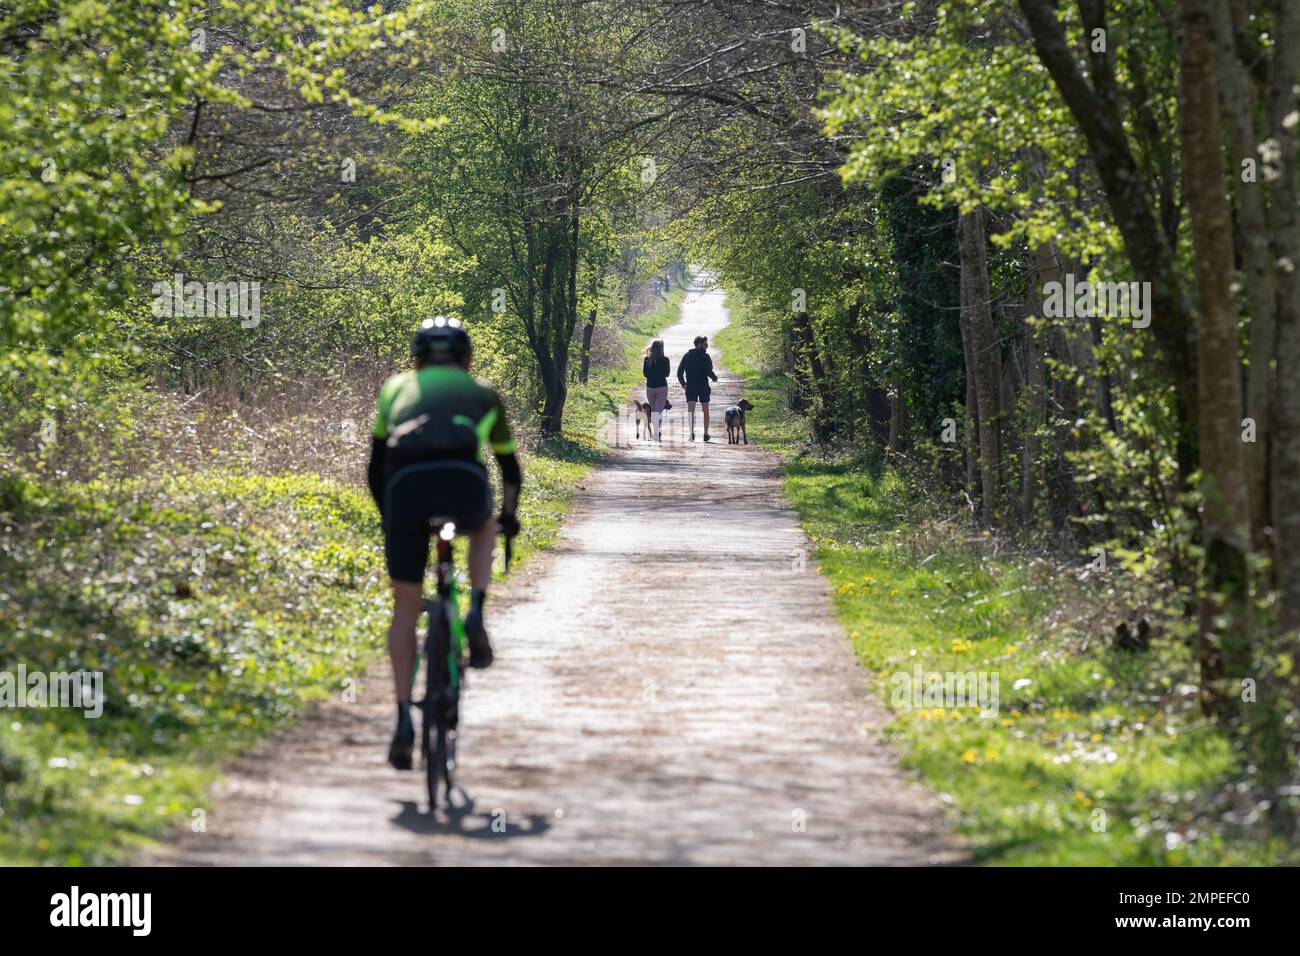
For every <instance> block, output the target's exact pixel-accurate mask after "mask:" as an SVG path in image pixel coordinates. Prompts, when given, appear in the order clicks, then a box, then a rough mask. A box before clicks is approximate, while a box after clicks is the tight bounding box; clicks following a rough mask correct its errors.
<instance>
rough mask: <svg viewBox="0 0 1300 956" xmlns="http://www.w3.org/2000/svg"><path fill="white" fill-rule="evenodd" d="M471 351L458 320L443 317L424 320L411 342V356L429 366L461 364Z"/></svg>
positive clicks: (436, 316) (467, 338)
mask: <svg viewBox="0 0 1300 956" xmlns="http://www.w3.org/2000/svg"><path fill="white" fill-rule="evenodd" d="M473 351H474V347H473V346H472V345H471V344H470V341H469V334H468V333H467V332H466V331H465V327H464V326H463V325H461V324H460V319H452V318H448V317H447V316H445V315H435V316H434V317H433V318H431V319H425V320H424V321H423V322H421V323H420V331H418V332H416V333H415V338H414V339H412V340H411V355H412V356H413V357H415V358H417V359H420V360H421V361H422V362H427V363H428V364H430V365H445V364H448V363H451V362H454V363H456V364H461V363H463V362H464V361H465V359H467V358H468V357H469V356H470V354H471V353H472V352H473Z"/></svg>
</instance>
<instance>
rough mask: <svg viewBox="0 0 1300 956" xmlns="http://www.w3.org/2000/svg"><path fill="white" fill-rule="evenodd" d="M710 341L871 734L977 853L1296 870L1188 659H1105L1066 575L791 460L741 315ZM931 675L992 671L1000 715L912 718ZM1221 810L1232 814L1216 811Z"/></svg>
mask: <svg viewBox="0 0 1300 956" xmlns="http://www.w3.org/2000/svg"><path fill="white" fill-rule="evenodd" d="M733 322H734V323H735V324H733V325H732V326H730V327H729V328H727V329H726V330H724V331H723V332H722V333H721V334H720V335H719V336H717V339H716V341H717V343H718V345H719V347H720V348H721V349H722V352H723V363H724V364H725V365H726V366H727V367H728V368H729V369H731V370H732V371H734V372H736V373H738V374H741V375H743V376H745V377H746V379H747V381H748V387H747V394H748V395H749V396H750V400H751V401H753V402H754V403H755V405H756V406H757V410H756V411H755V412H754V413H753V415H752V416H751V422H752V423H753V424H751V427H750V436H751V438H755V437H757V438H758V439H759V441H760V442H761V443H762V444H765V445H767V446H768V447H771V448H773V449H774V450H776V451H777V452H778V453H780V454H781V456H782V460H783V468H784V473H785V490H786V494H787V495H788V497H789V499H790V502H791V504H792V505H793V506H794V507H795V509H796V510H797V511H798V512H799V514H800V516H801V519H802V522H803V526H804V528H805V530H806V532H807V534H808V536H809V538H810V540H811V543H812V547H813V551H812V555H811V557H812V560H813V561H815V562H816V565H817V569H818V571H820V572H821V573H822V574H823V575H824V576H825V577H826V578H827V579H828V581H829V582H830V585H831V589H832V593H833V595H834V604H835V610H836V613H837V615H838V616H839V619H840V621H841V622H842V623H843V626H844V628H845V630H846V632H847V633H848V634H849V635H850V637H851V639H852V641H853V646H854V650H855V651H856V653H857V655H858V658H859V659H860V660H861V662H862V663H863V665H864V666H866V667H867V668H868V669H870V670H871V671H872V672H873V673H874V674H875V676H876V680H875V681H874V686H875V689H876V691H877V693H878V694H879V696H880V697H881V698H882V700H883V701H884V702H885V704H886V705H887V706H889V707H890V709H891V710H892V711H893V713H894V720H893V722H892V723H891V724H890V726H889V728H888V736H889V738H890V740H891V741H892V742H893V743H894V745H895V746H896V747H897V749H898V751H899V752H900V754H901V756H902V759H903V762H904V763H905V765H906V766H908V767H910V768H912V769H913V770H914V771H915V772H916V773H917V774H918V775H919V777H920V778H921V780H922V781H923V782H924V783H925V784H927V785H928V786H929V787H931V788H932V789H933V790H934V791H936V792H937V793H939V794H941V798H942V800H943V802H944V804H945V805H946V806H947V807H948V808H949V810H950V813H951V817H952V822H953V825H954V826H955V827H956V828H957V829H958V830H959V831H960V832H961V833H962V834H963V836H964V837H965V839H966V840H967V842H968V844H969V846H970V848H971V850H972V853H973V856H974V858H975V860H976V861H978V862H983V863H993V864H1004V865H1094V866H1115V865H1164V864H1267V863H1277V862H1282V861H1287V862H1295V859H1296V857H1295V849H1294V848H1292V847H1289V846H1287V844H1286V843H1285V842H1284V841H1282V840H1279V839H1276V838H1274V839H1269V838H1267V836H1265V835H1264V833H1265V831H1264V828H1263V827H1262V826H1261V825H1260V821H1259V820H1258V815H1259V810H1258V808H1253V807H1251V806H1249V805H1247V806H1244V807H1243V806H1240V805H1237V802H1236V801H1235V799H1234V794H1235V788H1236V784H1237V782H1238V781H1240V780H1242V779H1243V778H1244V774H1243V768H1242V766H1241V759H1240V757H1239V756H1238V755H1237V753H1236V751H1234V749H1233V748H1232V747H1231V746H1230V741H1229V740H1228V738H1227V736H1226V735H1225V734H1224V732H1223V731H1221V730H1220V729H1219V727H1218V726H1217V725H1215V724H1212V723H1207V722H1206V721H1204V720H1203V719H1202V718H1201V717H1200V714H1199V711H1198V709H1197V707H1196V705H1195V698H1194V695H1192V694H1190V693H1188V687H1189V686H1190V685H1192V684H1194V683H1195V666H1194V661H1193V660H1192V655H1191V653H1190V652H1189V651H1188V650H1187V648H1186V647H1185V646H1184V644H1183V643H1182V642H1181V641H1180V640H1176V639H1173V638H1164V639H1158V640H1156V641H1155V642H1154V643H1153V646H1152V648H1151V650H1150V651H1149V652H1147V653H1146V654H1140V655H1130V654H1125V653H1123V652H1120V651H1114V650H1111V649H1109V646H1108V645H1109V641H1108V640H1107V638H1108V635H1106V634H1102V633H1094V634H1092V635H1091V636H1090V635H1089V634H1088V633H1087V631H1086V630H1083V629H1080V628H1079V627H1077V626H1074V625H1072V623H1071V622H1072V620H1073V618H1072V617H1071V616H1070V615H1068V614H1062V613H1061V608H1062V606H1063V605H1068V604H1070V603H1071V602H1077V601H1079V600H1080V599H1081V594H1080V590H1079V587H1078V585H1077V581H1074V580H1073V579H1072V578H1071V577H1070V576H1069V575H1062V574H1061V573H1060V572H1059V571H1057V570H1053V569H1052V567H1053V566H1052V565H1050V564H1049V563H1048V562H1044V561H1034V560H1032V559H1027V558H1021V559H1008V558H1001V559H991V558H989V557H988V552H989V550H990V549H989V548H987V547H986V546H985V545H986V542H984V541H981V540H980V539H979V535H978V533H977V532H976V530H975V529H974V528H971V527H969V526H966V525H963V524H961V523H960V522H956V523H954V524H952V525H950V526H947V527H945V528H943V529H939V530H938V531H936V530H935V529H934V528H933V526H929V527H927V523H926V522H924V521H922V520H921V518H920V517H919V516H918V514H917V512H916V509H915V508H914V507H913V505H912V504H911V502H912V501H913V500H914V496H913V495H912V493H911V489H910V488H909V487H908V484H907V482H906V481H905V479H904V478H903V477H902V476H901V475H900V474H899V473H898V472H896V471H894V470H892V469H887V468H884V467H882V466H881V465H880V464H879V463H878V462H864V461H858V460H853V459H850V458H839V459H828V458H824V457H819V456H816V455H813V454H801V453H800V450H801V449H802V448H805V447H806V446H807V438H808V432H807V429H806V427H804V425H803V423H802V421H801V420H800V419H799V418H797V417H796V416H793V415H791V414H790V413H789V410H788V408H787V407H786V405H785V401H784V398H785V395H786V390H785V381H784V379H783V377H782V376H780V375H776V374H772V373H770V372H765V371H764V370H763V369H761V368H759V367H758V366H759V360H758V358H757V357H756V356H757V351H758V350H757V348H756V346H755V343H754V337H753V334H752V332H751V330H750V328H749V327H748V326H746V325H745V324H744V316H743V314H733ZM918 666H919V667H920V668H921V671H922V673H923V674H929V673H962V674H966V673H971V672H974V673H977V674H978V673H979V672H986V673H988V674H990V675H992V674H996V675H997V678H998V690H999V698H1000V700H999V706H998V708H997V713H996V715H995V716H992V717H981V716H980V709H979V708H978V707H956V708H954V707H943V706H925V705H926V704H928V703H935V702H927V701H925V700H919V701H918V700H916V699H915V698H914V697H912V695H911V694H910V693H904V692H905V691H909V692H910V689H911V687H912V681H911V680H910V679H907V678H906V677H896V676H895V675H900V674H902V675H911V674H913V672H914V669H915V668H916V667H918ZM1233 814H1239V816H1238V817H1236V818H1235V820H1234V821H1229V819H1228V817H1230V816H1232V815H1233Z"/></svg>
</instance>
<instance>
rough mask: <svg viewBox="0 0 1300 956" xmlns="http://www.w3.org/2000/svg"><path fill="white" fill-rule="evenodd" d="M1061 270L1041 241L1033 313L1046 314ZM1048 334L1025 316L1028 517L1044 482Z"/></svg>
mask: <svg viewBox="0 0 1300 956" xmlns="http://www.w3.org/2000/svg"><path fill="white" fill-rule="evenodd" d="M1059 271H1060V270H1059V269H1058V268H1057V264H1056V250H1055V249H1054V248H1052V244H1051V243H1050V242H1043V243H1039V245H1038V247H1037V248H1036V249H1035V250H1034V290H1033V293H1032V294H1033V296H1034V312H1035V314H1036V315H1037V316H1038V320H1039V321H1041V320H1042V317H1043V305H1042V301H1043V295H1044V292H1043V288H1044V287H1045V286H1046V285H1047V283H1049V282H1052V281H1054V280H1055V279H1056V277H1057V275H1058V273H1059ZM1046 349H1047V346H1046V337H1045V336H1044V335H1043V334H1042V332H1041V330H1039V329H1037V328H1035V327H1034V325H1033V323H1032V322H1031V321H1030V320H1029V319H1028V318H1026V319H1025V454H1024V467H1023V468H1022V469H1021V474H1020V479H1021V487H1020V494H1021V505H1022V507H1023V508H1024V512H1025V520H1026V521H1030V520H1032V519H1033V515H1034V504H1035V501H1036V499H1037V497H1038V489H1039V487H1040V485H1041V482H1042V474H1043V465H1042V462H1041V461H1040V460H1039V459H1040V457H1041V456H1042V436H1040V435H1039V430H1040V429H1041V428H1042V427H1043V423H1044V421H1045V420H1046V418H1047V358H1046Z"/></svg>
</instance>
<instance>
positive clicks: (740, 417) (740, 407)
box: [727, 398, 754, 445]
mask: <svg viewBox="0 0 1300 956" xmlns="http://www.w3.org/2000/svg"><path fill="white" fill-rule="evenodd" d="M753 410H754V406H753V405H751V404H749V402H748V401H746V400H745V399H743V398H742V399H741V400H740V401H738V402H736V404H735V405H732V406H730V407H729V408H728V409H727V444H728V445H739V444H740V441H741V439H742V438H743V439H744V441H745V444H746V445H748V444H749V433H748V432H746V431H745V412H752V411H753Z"/></svg>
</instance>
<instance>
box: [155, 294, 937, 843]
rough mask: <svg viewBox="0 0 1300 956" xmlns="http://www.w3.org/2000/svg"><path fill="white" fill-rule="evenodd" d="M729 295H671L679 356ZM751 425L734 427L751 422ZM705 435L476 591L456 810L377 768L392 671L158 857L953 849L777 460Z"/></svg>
mask: <svg viewBox="0 0 1300 956" xmlns="http://www.w3.org/2000/svg"><path fill="white" fill-rule="evenodd" d="M722 302H723V296H722V293H721V292H719V291H716V290H713V289H710V288H706V287H704V286H695V287H693V288H692V289H691V290H690V292H689V294H688V295H687V297H686V300H685V302H684V303H683V306H682V321H681V322H680V323H679V324H678V325H676V326H674V327H672V328H671V329H669V330H668V331H667V332H666V333H665V335H664V340H665V344H666V346H667V351H668V354H669V356H670V357H671V358H672V360H673V367H674V369H676V364H677V360H678V358H679V357H680V356H681V355H682V354H683V353H684V352H685V351H686V350H687V349H689V348H690V346H691V339H692V338H693V337H694V336H695V335H697V334H706V335H710V336H712V335H713V334H714V333H716V332H717V331H718V330H719V329H721V328H722V327H723V326H724V325H725V324H726V321H727V320H726V313H725V310H724V309H723V305H722ZM714 358H715V361H717V359H718V355H717V353H716V352H715V355H714ZM722 379H723V380H722V388H721V389H719V390H717V391H715V404H716V405H717V407H718V409H719V411H720V410H721V408H722V407H724V405H725V403H721V402H717V398H718V395H719V392H725V393H727V394H729V395H733V396H737V397H738V394H739V382H738V381H737V380H736V379H735V377H734V376H729V375H727V374H725V373H722ZM670 400H671V401H672V403H673V405H674V406H676V407H675V408H674V412H673V413H670V415H672V414H674V413H680V412H684V410H685V401H684V399H683V396H682V394H681V389H680V388H678V387H677V385H676V383H675V382H673V385H672V391H671V393H670ZM719 417H720V416H719ZM675 424H680V419H677V420H676V423H675ZM762 429H763V423H762V422H761V421H751V428H750V430H751V434H752V433H754V432H759V433H761V431H762ZM713 435H714V443H713V444H711V445H705V444H703V443H695V444H674V443H673V442H671V441H667V442H665V443H664V445H662V446H649V445H646V444H644V443H637V442H635V440H633V441H632V447H625V448H617V449H616V450H615V451H614V452H613V454H612V455H611V457H610V460H609V461H608V463H607V464H605V465H603V466H602V467H600V468H599V469H597V470H596V471H595V472H594V473H593V474H592V475H591V476H590V477H589V478H588V479H587V480H586V482H585V487H584V488H583V489H582V490H580V491H579V493H578V496H577V498H576V501H575V506H574V512H573V514H572V516H571V518H570V519H569V521H568V522H567V524H566V526H565V528H564V531H563V532H562V534H561V537H560V540H559V543H558V545H557V547H556V548H555V549H554V550H553V551H551V552H549V553H547V554H546V555H544V556H541V557H539V558H537V559H535V560H534V561H532V562H530V564H529V565H528V566H526V567H525V568H523V569H521V574H519V575H518V576H517V577H516V579H514V580H513V581H512V582H511V583H510V585H509V586H508V587H506V588H504V589H503V593H502V594H500V595H495V594H494V596H493V599H492V602H491V612H492V613H491V615H490V617H489V623H490V625H491V630H492V633H493V640H494V643H495V645H496V647H497V651H498V660H497V663H496V664H495V665H494V666H493V667H492V669H491V670H489V671H486V672H484V673H482V674H474V675H473V677H472V686H471V688H470V690H469V693H468V696H467V701H466V704H465V706H464V721H463V722H464V732H463V737H462V740H463V743H462V749H461V771H460V773H461V781H460V782H461V783H462V784H463V785H464V786H465V787H466V788H467V790H468V791H469V794H470V797H471V798H472V800H473V805H472V808H471V809H469V810H468V811H467V812H465V813H463V814H461V815H460V816H458V817H457V818H455V819H454V820H453V821H451V822H448V821H447V820H446V819H445V818H440V822H437V823H434V822H431V821H430V820H429V818H428V817H427V816H425V815H424V813H423V799H424V798H423V786H424V781H423V776H422V775H421V774H419V773H415V774H398V773H395V772H393V771H391V770H389V769H388V767H387V765H386V764H385V763H384V756H385V752H386V747H387V743H388V735H389V733H390V731H391V719H392V700H391V692H390V689H389V687H388V681H387V676H386V671H387V665H386V664H385V665H384V667H383V668H382V669H377V670H376V671H375V672H374V674H373V675H372V676H371V677H370V678H369V679H368V680H367V681H366V682H364V683H363V684H362V687H361V690H360V695H359V699H358V702H356V703H352V704H344V703H342V702H336V703H331V704H327V705H324V706H322V707H320V708H319V709H318V710H317V711H316V712H315V714H314V715H313V716H312V717H311V718H309V719H308V720H305V721H303V722H302V723H301V724H300V725H299V726H298V727H296V728H295V729H294V730H292V731H290V732H289V733H287V734H286V735H285V736H284V737H282V738H281V739H279V740H278V741H276V742H274V743H273V744H271V745H270V746H269V747H268V748H267V749H266V750H265V751H264V752H263V753H262V754H260V755H254V756H252V757H249V758H246V759H244V760H242V761H241V762H240V763H239V764H238V765H237V766H236V767H235V768H234V772H233V773H232V775H231V776H230V778H229V780H228V782H227V783H226V784H225V785H224V787H223V789H222V791H221V793H220V799H219V801H218V802H217V803H216V806H215V807H214V808H213V809H212V810H211V811H210V812H209V814H208V817H207V832H206V833H202V834H187V835H186V836H185V837H184V839H182V840H181V841H180V842H179V843H177V844H174V845H172V846H170V847H168V848H165V849H164V850H163V851H161V852H160V853H159V854H158V856H157V857H155V861H158V862H177V863H186V864H203V863H218V864H248V863H261V864H383V863H393V864H477V863H520V864H548V863H549V864H572V863H599V864H635V863H659V864H763V863H785V864H924V863H930V862H948V861H954V860H958V859H960V858H961V856H960V853H959V851H957V850H956V849H955V844H954V843H953V842H952V841H951V840H950V839H949V838H948V837H947V836H945V834H944V830H943V827H942V823H941V821H940V818H939V814H938V811H937V804H936V801H935V800H934V798H933V797H932V796H930V795H928V794H927V793H925V792H924V791H922V790H921V789H919V788H917V787H915V786H914V785H913V784H911V783H910V782H909V781H908V779H907V778H906V776H905V775H904V774H903V773H902V772H901V771H900V770H899V769H898V767H897V765H896V763H895V760H894V757H893V755H892V754H891V752H890V751H889V750H888V749H887V748H886V747H885V746H884V745H883V744H882V743H881V742H880V740H879V728H880V727H881V726H882V724H883V723H884V719H885V718H884V713H883V710H882V709H881V707H880V706H879V705H878V704H876V703H875V702H874V701H873V700H872V699H871V698H870V697H869V696H868V688H867V673H866V671H865V670H863V668H862V667H861V666H860V665H859V664H858V663H857V661H856V660H855V658H854V657H853V654H852V652H851V650H850V647H849V643H848V640H847V638H846V637H845V636H844V635H843V633H842V632H841V631H840V629H839V627H838V625H837V624H836V623H835V620H834V618H833V616H832V612H831V605H830V597H829V594H828V591H827V588H826V585H825V583H824V581H823V580H822V578H821V577H820V576H819V575H817V573H816V570H815V568H813V567H812V566H811V564H810V565H809V566H808V567H807V569H806V570H804V571H798V570H796V569H795V568H796V564H797V562H796V560H795V555H796V554H797V553H798V552H799V550H800V549H801V548H802V547H803V545H804V539H803V536H802V534H801V532H800V530H799V527H798V523H797V520H796V517H795V515H794V513H793V512H792V511H791V510H790V508H789V506H788V505H787V504H786V503H785V502H784V500H783V498H782V496H781V490H780V481H779V477H778V474H777V472H776V470H775V463H774V461H773V459H772V458H771V456H770V455H768V454H767V453H765V452H762V451H761V450H760V449H758V448H757V447H756V446H754V445H749V446H728V445H727V444H726V443H725V430H724V428H723V427H722V423H721V422H715V423H714V427H713ZM502 821H504V827H502V825H501V823H502ZM494 822H495V823H496V826H494ZM503 829H504V832H500V831H502V830H503Z"/></svg>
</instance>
